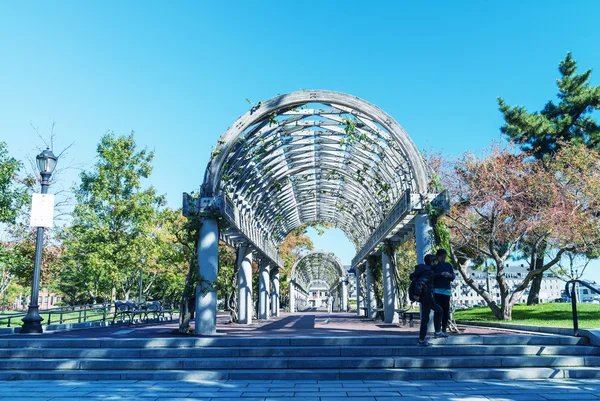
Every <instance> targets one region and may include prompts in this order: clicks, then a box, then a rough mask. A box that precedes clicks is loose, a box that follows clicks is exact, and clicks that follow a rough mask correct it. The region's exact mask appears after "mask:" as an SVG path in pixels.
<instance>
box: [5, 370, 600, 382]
mask: <svg viewBox="0 0 600 401" xmlns="http://www.w3.org/2000/svg"><path fill="white" fill-rule="evenodd" d="M565 378H566V379H569V378H571V379H575V378H576V379H585V378H589V379H591V378H593V379H600V369H598V368H529V369H511V368H500V369H494V368H484V369H471V368H462V369H461V368H455V369H362V370H348V369H340V370H334V369H332V370H317V369H310V370H302V369H288V370H260V369H254V370H190V371H185V370H165V371H160V370H154V371H128V370H112V371H90V370H81V371H69V370H62V371H56V370H52V371H48V370H0V380H88V381H92V380H184V381H202V380H295V381H298V380H434V381H440V380H490V379H493V380H519V379H565Z"/></svg>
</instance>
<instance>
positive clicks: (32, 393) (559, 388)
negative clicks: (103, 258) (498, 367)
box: [0, 380, 600, 401]
mask: <svg viewBox="0 0 600 401" xmlns="http://www.w3.org/2000/svg"><path fill="white" fill-rule="evenodd" d="M598 399H600V380H552V381H548V380H528V381H519V380H517V381H494V380H476V381H438V382H430V381H415V382H411V381H406V382H395V381H390V382H382V381H247V382H246V381H203V382H181V381H92V382H81V381H27V380H25V381H4V382H2V381H0V400H27V401H59V400H65V401H79V400H81V401H83V400H86V401H89V400H137V401H185V400H188V401H209V400H211V401H228V400H244V401H270V400H272V401H285V400H296V401H337V400H347V401H392V400H407V401H408V400H420V401H423V400H434V401H445V400H448V401H463V400H464V401H505V400H506V401H508V400H515V401H525V400H532V401H535V400H540V401H543V400H598Z"/></svg>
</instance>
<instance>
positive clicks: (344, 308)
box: [342, 277, 348, 312]
mask: <svg viewBox="0 0 600 401" xmlns="http://www.w3.org/2000/svg"><path fill="white" fill-rule="evenodd" d="M347 310H348V284H347V283H346V277H344V281H342V312H346V311H347Z"/></svg>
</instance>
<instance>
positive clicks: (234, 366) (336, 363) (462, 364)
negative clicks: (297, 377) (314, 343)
mask: <svg viewBox="0 0 600 401" xmlns="http://www.w3.org/2000/svg"><path fill="white" fill-rule="evenodd" d="M507 367H508V368H519V367H521V368H522V367H527V368H544V367H558V368H560V367H600V357H589V356H588V357H581V356H518V357H516V356H510V357H495V356H494V357H479V356H477V357H465V356H461V357H426V356H421V357H376V358H373V357H371V358H361V359H357V358H354V357H325V358H319V357H311V358H309V357H304V358H302V357H300V358H161V359H120V360H116V359H33V358H27V359H22V358H10V359H2V360H0V370H105V371H111V370H117V369H118V370H190V371H193V370H215V369H217V370H241V369H248V370H255V369H277V370H281V369H320V370H332V369H360V370H363V369H383V368H388V369H393V368H402V369H421V368H432V369H435V368H448V369H453V368H507Z"/></svg>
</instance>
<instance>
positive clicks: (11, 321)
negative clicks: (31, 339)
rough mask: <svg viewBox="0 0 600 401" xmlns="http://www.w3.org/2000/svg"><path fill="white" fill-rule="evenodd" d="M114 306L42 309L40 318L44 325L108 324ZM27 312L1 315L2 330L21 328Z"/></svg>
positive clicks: (100, 305)
mask: <svg viewBox="0 0 600 401" xmlns="http://www.w3.org/2000/svg"><path fill="white" fill-rule="evenodd" d="M112 305H113V304H110V303H109V304H89V305H74V306H60V307H57V308H49V309H42V310H40V311H39V314H40V316H41V317H42V318H43V319H44V320H43V324H44V325H50V324H65V323H85V322H106V319H107V315H108V314H110V311H111V307H112ZM25 315H27V312H26V311H24V312H22V313H11V314H6V315H1V314H0V328H1V327H12V326H21V324H22V320H21V319H23V318H24V317H25Z"/></svg>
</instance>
